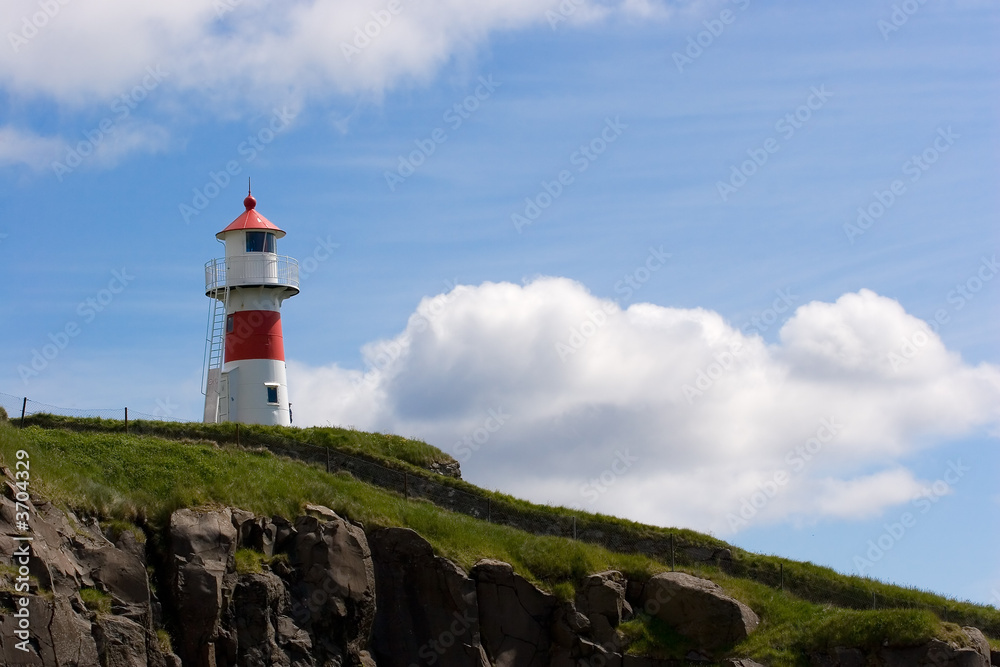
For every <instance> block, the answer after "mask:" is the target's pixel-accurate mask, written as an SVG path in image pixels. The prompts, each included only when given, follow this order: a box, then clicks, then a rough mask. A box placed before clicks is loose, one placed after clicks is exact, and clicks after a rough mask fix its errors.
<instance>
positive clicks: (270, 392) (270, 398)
mask: <svg viewBox="0 0 1000 667" xmlns="http://www.w3.org/2000/svg"><path fill="white" fill-rule="evenodd" d="M267 402H268V403H277V402H278V387H277V386H268V387H267Z"/></svg>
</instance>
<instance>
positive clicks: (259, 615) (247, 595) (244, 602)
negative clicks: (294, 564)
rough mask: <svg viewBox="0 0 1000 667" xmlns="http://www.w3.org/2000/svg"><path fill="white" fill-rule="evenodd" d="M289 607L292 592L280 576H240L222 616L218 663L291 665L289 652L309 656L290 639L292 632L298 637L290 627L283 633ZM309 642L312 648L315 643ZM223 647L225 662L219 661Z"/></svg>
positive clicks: (265, 574) (264, 574) (262, 574)
mask: <svg viewBox="0 0 1000 667" xmlns="http://www.w3.org/2000/svg"><path fill="white" fill-rule="evenodd" d="M288 607H289V597H288V592H287V591H286V590H285V586H284V584H283V583H282V582H281V580H280V579H279V578H278V577H277V576H275V575H273V574H271V573H269V572H266V573H261V574H245V575H241V576H239V577H238V578H237V582H236V584H235V586H234V588H233V593H232V601H231V603H230V604H229V606H228V608H227V609H226V613H225V614H224V615H223V617H222V622H221V628H220V638H219V641H217V642H216V643H217V648H216V659H217V662H220V663H223V664H231V665H277V666H280V667H289V666H290V665H291V664H292V658H291V657H290V656H289V652H291V653H294V654H296V657H297V658H298V659H299V660H301V659H302V658H303V657H307V656H308V651H306V652H305V656H302V655H299V653H300V651H299V649H300V648H301V647H300V646H298V645H295V643H294V641H292V640H291V639H290V637H289V635H290V634H291V635H292V636H295V634H296V633H295V632H294V631H292V632H291V633H289V632H288V629H287V628H286V629H285V633H284V634H282V633H280V632H279V629H278V628H279V625H280V624H281V621H280V620H279V619H281V618H287V617H286V616H284V613H285V612H287V611H288ZM306 638H307V639H308V635H306ZM279 639H280V641H279ZM282 644H284V645H285V646H282ZM305 645H306V646H307V647H309V648H311V642H309V641H307V642H305ZM286 648H287V649H289V652H286ZM221 649H224V650H225V654H226V655H225V657H226V659H225V661H222V660H219V657H220V655H219V653H220V650H221ZM311 663H312V661H311V660H309V664H311Z"/></svg>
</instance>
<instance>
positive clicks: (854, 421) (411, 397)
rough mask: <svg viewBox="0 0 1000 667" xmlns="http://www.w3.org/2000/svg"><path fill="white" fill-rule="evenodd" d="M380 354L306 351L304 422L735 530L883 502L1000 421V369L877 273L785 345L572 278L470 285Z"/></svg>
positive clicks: (491, 477)
mask: <svg viewBox="0 0 1000 667" xmlns="http://www.w3.org/2000/svg"><path fill="white" fill-rule="evenodd" d="M914 341H916V343H914ZM364 358H365V359H366V364H367V366H366V369H365V370H364V371H360V370H352V369H344V368H340V367H339V366H336V365H333V366H328V367H324V368H312V367H308V366H306V365H303V364H300V363H295V362H290V363H289V374H290V381H291V383H292V384H293V386H294V394H295V395H294V401H295V414H296V422H297V423H300V424H301V423H314V424H337V425H344V426H347V425H353V426H355V427H357V428H360V429H367V430H381V431H391V432H395V433H400V434H403V435H410V436H414V437H419V438H422V439H425V440H427V441H429V442H431V443H433V444H436V445H438V446H440V447H442V448H443V449H445V450H446V451H449V452H450V453H452V454H453V455H454V456H456V458H458V459H459V460H460V461H461V462H462V465H463V470H464V474H465V477H466V478H467V479H470V480H471V481H473V482H475V483H477V484H480V485H482V486H486V487H492V488H502V489H503V490H504V491H507V492H510V493H514V494H516V495H519V496H522V497H526V498H530V499H532V500H535V501H540V502H553V503H558V504H563V505H567V506H575V507H580V508H583V509H586V510H594V511H601V512H608V513H614V514H618V515H623V516H628V517H630V518H633V519H636V520H641V521H646V522H652V523H657V524H663V525H683V526H690V527H693V528H697V529H701V530H711V531H714V532H716V533H718V534H731V533H733V532H735V531H739V530H741V529H743V528H746V527H747V526H749V525H751V524H753V523H755V522H762V523H763V522H777V521H799V520H815V519H820V518H824V517H831V518H843V519H860V518H865V517H869V516H876V515H878V514H879V513H881V512H882V511H884V510H885V509H887V508H889V507H891V506H894V505H898V504H900V503H905V502H907V501H909V500H910V499H912V498H913V497H914V496H916V495H917V494H919V493H920V492H921V490H922V489H924V488H926V487H927V485H928V484H929V483H930V482H928V481H927V480H920V479H917V477H916V476H915V475H914V474H913V473H912V472H911V471H910V470H908V469H907V468H906V466H905V460H906V457H907V455H909V454H912V453H914V452H916V451H918V450H920V449H921V448H924V447H929V446H932V445H934V444H936V443H940V442H943V441H945V440H947V439H950V438H955V437H959V436H962V435H968V434H969V433H971V432H975V431H977V430H982V429H987V428H995V427H996V425H997V423H998V422H1000V408H998V406H1000V369H998V368H997V367H995V366H992V365H988V364H983V365H980V366H978V367H971V366H969V365H967V364H965V363H964V362H963V361H962V359H961V358H960V357H959V356H958V355H956V354H955V353H953V352H950V351H948V350H947V349H946V348H945V346H944V345H943V343H942V342H941V340H940V338H939V337H938V336H937V335H936V334H935V333H933V332H932V331H931V330H930V329H929V328H928V326H927V324H926V323H924V322H923V321H921V320H919V319H918V318H915V317H913V316H911V315H909V314H907V313H906V312H905V311H904V309H903V308H902V307H901V306H900V305H899V303H897V302H896V301H894V300H892V299H888V298H886V297H882V296H879V295H877V294H875V293H874V292H871V291H868V290H861V291H860V292H858V293H850V294H845V295H843V296H842V297H840V298H839V299H838V300H837V301H836V302H835V303H821V302H812V303H808V304H805V305H803V306H801V307H799V308H798V309H797V310H796V311H795V313H794V314H793V315H792V317H791V318H790V319H789V320H788V321H787V322H786V323H785V324H784V325H783V327H782V329H781V331H780V336H779V341H778V342H777V343H776V344H773V345H768V344H766V343H765V342H764V341H763V340H762V339H761V338H760V337H759V336H756V335H747V334H746V333H744V332H741V331H740V330H739V329H738V328H735V327H733V326H731V325H730V324H729V323H727V322H726V321H725V320H724V319H723V318H722V317H721V316H720V315H719V314H717V313H714V312H711V311H707V310H702V309H677V308H667V307H662V306H657V305H653V304H648V303H639V304H633V305H631V306H629V307H628V308H627V309H622V308H621V307H619V306H618V305H617V304H616V303H615V302H613V301H608V300H604V299H600V298H598V297H596V296H594V295H592V294H590V293H589V292H588V291H587V290H586V289H585V288H584V287H583V286H582V285H580V284H579V283H576V282H573V281H571V280H568V279H563V278H540V279H537V280H534V281H532V282H530V283H527V284H525V285H515V284H511V283H484V284H482V285H479V286H457V287H455V288H454V289H453V290H452V291H450V292H448V293H447V294H440V295H437V296H435V297H433V298H427V299H425V300H423V301H422V302H421V303H420V305H419V306H418V308H417V310H416V312H415V313H413V315H412V316H411V317H410V319H409V322H408V323H407V326H406V329H405V330H404V331H403V332H402V333H401V334H400V335H398V336H396V337H394V338H392V339H390V340H383V341H377V342H374V343H371V344H369V345H368V346H366V348H365V349H364Z"/></svg>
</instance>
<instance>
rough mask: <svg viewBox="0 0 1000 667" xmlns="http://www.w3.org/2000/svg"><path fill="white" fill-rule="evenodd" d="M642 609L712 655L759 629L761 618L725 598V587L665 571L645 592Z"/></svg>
mask: <svg viewBox="0 0 1000 667" xmlns="http://www.w3.org/2000/svg"><path fill="white" fill-rule="evenodd" d="M642 604H643V609H644V610H645V611H646V612H647V613H648V614H650V615H651V616H655V617H657V618H659V619H660V620H661V621H663V622H664V623H666V624H667V625H669V626H670V627H672V628H674V629H675V630H677V632H678V633H680V634H681V635H683V636H684V637H687V638H688V639H690V640H691V641H693V642H694V643H695V644H696V645H697V646H698V648H699V649H700V650H702V651H705V652H708V653H712V652H715V651H718V650H720V649H725V648H728V647H730V646H732V645H734V644H736V643H738V642H740V641H742V640H744V639H746V638H747V637H748V636H749V635H750V633H751V632H753V631H754V630H756V629H757V626H758V625H759V624H760V618H758V616H757V614H755V613H754V612H753V610H752V609H750V607H748V606H746V605H745V604H743V603H742V602H740V601H739V600H736V599H734V598H732V597H730V596H728V595H726V594H725V593H724V592H723V590H722V587H720V586H719V585H718V584H716V583H714V582H711V581H709V580H707V579H700V578H698V577H693V576H691V575H689V574H684V573H683V572H663V573H661V574H658V575H656V576H654V577H652V578H651V579H650V580H649V581H648V582H647V583H646V586H645V588H644V590H643V598H642Z"/></svg>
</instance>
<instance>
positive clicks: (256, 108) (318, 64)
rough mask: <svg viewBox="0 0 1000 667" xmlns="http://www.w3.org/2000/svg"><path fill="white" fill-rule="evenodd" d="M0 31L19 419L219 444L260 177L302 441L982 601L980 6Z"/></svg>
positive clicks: (328, 16)
mask: <svg viewBox="0 0 1000 667" xmlns="http://www.w3.org/2000/svg"><path fill="white" fill-rule="evenodd" d="M8 5H9V6H8V8H7V9H6V10H5V12H4V26H3V27H4V30H3V33H4V35H5V36H6V38H5V42H6V43H5V44H4V45H3V46H2V47H0V54H2V55H0V202H2V209H0V211H2V213H0V272H2V274H3V277H4V280H5V284H6V285H7V286H8V290H7V298H6V299H4V300H3V303H2V305H0V313H2V320H0V321H2V326H0V343H2V344H0V391H2V392H5V393H8V394H14V395H26V396H29V397H30V398H32V399H35V400H38V401H41V402H45V403H49V404H55V405H63V406H69V407H94V408H105V407H117V406H122V405H129V407H130V408H133V409H134V410H137V411H142V412H159V413H161V414H162V413H169V414H170V415H171V416H174V417H181V418H191V419H196V418H198V416H199V415H200V412H201V400H202V397H201V393H200V382H201V362H202V355H203V349H204V334H205V324H206V319H207V305H208V303H207V299H206V298H205V297H204V289H203V268H202V267H203V265H204V263H205V262H206V261H208V260H209V259H212V258H213V257H216V256H219V255H221V246H219V245H218V244H217V243H216V241H215V239H214V234H215V233H216V232H217V231H219V230H220V229H222V228H223V227H224V226H225V225H227V224H228V223H229V222H230V221H231V220H232V219H233V218H235V217H236V216H237V215H238V214H239V213H241V212H242V210H243V209H242V199H243V197H244V195H245V192H246V190H245V188H246V179H247V177H248V176H249V177H252V178H253V191H254V195H255V196H256V198H257V200H258V207H257V208H258V210H259V211H260V212H261V213H262V214H264V215H265V216H267V217H268V218H269V219H270V220H272V221H274V222H275V223H276V224H278V225H279V226H281V227H282V228H283V229H285V230H286V231H287V232H288V236H287V237H285V238H284V239H282V240H281V241H280V242H279V252H281V253H283V254H288V255H290V256H292V257H296V258H298V260H299V261H300V263H301V264H302V266H303V270H304V274H305V277H304V280H303V285H302V292H301V294H300V295H299V296H297V297H295V298H294V299H291V300H289V301H287V302H286V303H285V305H284V307H283V321H284V330H285V347H286V353H287V357H288V360H289V391H290V395H291V398H292V402H293V404H294V405H295V418H296V423H299V424H309V423H316V424H326V423H331V424H341V425H354V426H357V427H358V428H367V429H378V430H384V431H392V432H399V433H402V434H403V435H411V436H416V437H421V438H424V439H427V440H428V441H430V442H433V443H434V444H436V445H438V446H440V447H442V448H443V449H445V450H448V451H450V452H452V453H453V454H455V455H456V456H457V457H458V458H459V459H460V460H462V464H463V470H464V471H465V476H466V478H467V479H469V480H470V481H472V482H475V483H478V484H481V485H484V486H488V487H494V488H501V489H504V490H506V491H510V492H514V493H517V494H519V495H522V496H525V497H528V498H531V499H533V500H537V501H541V502H555V503H560V504H565V505H570V506H579V507H581V508H584V509H587V510H598V511H604V512H613V513H616V514H621V515H625V516H630V517H632V518H636V519H639V520H643V521H651V522H655V523H660V524H663V525H684V526H690V527H693V528H697V529H700V530H710V531H712V532H713V533H715V534H717V535H719V536H720V537H723V538H725V539H729V540H731V541H732V542H734V543H736V544H738V545H741V546H745V547H747V548H750V549H754V550H758V551H763V552H769V553H778V554H781V555H785V556H788V557H792V558H798V559H806V560H811V561H813V562H817V563H822V564H825V565H830V566H832V567H835V568H837V569H838V570H841V571H844V572H862V573H863V574H866V575H870V576H873V577H877V578H880V579H885V580H890V581H895V582H899V583H904V584H908V585H914V586H919V587H922V588H928V589H932V590H935V591H940V592H943V593H947V594H949V595H953V596H956V597H959V598H967V599H972V600H975V601H978V602H985V603H991V604H994V605H1000V569H998V566H997V564H996V558H995V557H994V554H995V553H996V552H997V549H998V547H1000V542H998V539H997V535H1000V530H998V529H1000V525H998V522H997V519H996V517H997V516H1000V511H998V510H1000V507H998V505H1000V492H998V491H997V489H996V483H995V480H996V477H997V475H996V473H997V470H998V465H1000V456H998V454H997V446H996V445H997V441H996V436H997V433H998V422H1000V411H998V407H997V406H998V405H1000V400H998V399H1000V367H998V364H1000V354H998V349H997V345H996V340H997V338H996V336H997V328H998V323H1000V317H998V307H997V306H998V303H1000V289H998V286H1000V280H993V277H994V274H995V273H996V272H997V271H998V270H1000V269H997V268H995V262H996V259H995V257H996V253H997V251H998V249H1000V248H998V246H1000V242H998V241H1000V238H998V236H1000V235H998V226H997V223H996V219H997V217H996V215H997V210H998V204H1000V201H998V199H1000V196H998V192H1000V189H998V188H997V178H998V175H1000V173H998V171H1000V170H998V168H997V158H998V145H1000V143H998V133H997V121H996V119H997V115H998V110H1000V109H998V106H1000V105H998V98H997V69H998V65H997V63H998V62H1000V59H998V57H997V56H998V55H1000V54H998V47H997V44H1000V40H998V37H1000V35H998V20H1000V13H998V10H997V8H996V6H995V5H994V4H992V3H989V2H976V1H972V0H970V1H967V2H963V1H958V0H956V1H953V2H932V1H928V2H924V3H919V2H917V1H916V0H912V1H911V2H903V3H894V2H890V1H874V0H873V1H870V2H862V1H853V2H844V3H836V4H833V3H829V4H823V5H810V6H808V7H806V6H803V5H801V4H799V3H794V4H793V3H790V2H761V1H759V0H751V1H750V2H743V1H740V2H735V1H734V2H728V1H726V2H690V3H675V4H667V3H658V2H655V1H654V0H627V1H625V2H604V3H595V2H592V1H591V0H566V1H565V2H564V3H563V4H562V5H560V4H559V3H558V2H556V3H545V2H529V1H527V0H525V1H523V2H522V1H520V0H509V1H507V2H497V3H473V2H466V1H465V0H452V1H451V2H448V3H438V4H436V5H434V6H431V5H427V4H423V3H419V4H418V3H409V2H405V1H404V0H401V1H400V2H399V3H398V4H393V5H392V6H391V7H390V4H389V3H388V2H380V1H372V2H351V3H337V2H301V3H295V4H292V5H287V4H279V3H272V2H266V1H264V0H257V1H250V0H245V1H244V2H236V1H235V0H234V1H233V2H230V3H226V4H220V5H219V7H221V8H223V9H220V10H219V11H218V12H217V10H216V9H214V8H212V7H211V6H210V3H197V2H181V3H174V4H171V5H170V6H169V7H152V8H150V7H135V6H132V5H131V4H128V3H122V2H120V1H110V0H108V1H105V2H96V3H88V4H85V5H84V4H80V5H77V4H76V3H66V4H64V5H58V3H56V4H55V5H52V6H51V7H49V9H48V12H49V14H50V15H49V14H46V15H44V16H43V15H42V14H39V12H43V14H44V12H45V11H46V10H45V9H44V8H43V7H42V6H41V5H40V4H39V3H36V2H30V1H28V2H21V1H18V2H13V3H8ZM53 7H58V10H55V9H53ZM560 7H562V9H560ZM390 9H392V10H393V11H392V12H390ZM372 12H375V13H376V14H375V16H374V18H373V15H372ZM387 17H389V18H387ZM379 18H381V19H382V22H383V23H385V25H384V26H378V27H377V28H376V27H375V26H374V24H371V22H372V21H374V20H377V19H379ZM562 19H565V20H562ZM29 25H30V26H31V27H28V26H29ZM39 25H40V26H41V27H37V26H39ZM366 26H367V27H368V29H369V31H370V32H372V33H375V32H377V33H378V34H377V35H376V36H375V37H374V38H372V39H371V41H370V43H368V44H365V43H364V42H363V41H360V40H359V41H358V42H357V43H358V44H362V45H363V47H356V48H357V51H358V52H357V53H355V52H353V51H352V50H351V49H347V53H346V54H345V48H344V46H343V45H344V44H352V43H353V42H354V40H355V39H356V35H357V33H356V32H355V29H358V30H362V31H363V30H364V29H365V28H366ZM32 27H35V28H36V29H35V30H32ZM11 35H14V37H11ZM699 42H700V44H699ZM82 153H86V155H81V154H82ZM401 160H403V161H405V162H407V163H409V165H410V166H412V167H413V170H412V173H410V171H409V169H407V168H406V167H405V166H404V167H403V168H402V169H401V168H400V163H401ZM417 163H419V164H417ZM64 167H65V168H64ZM227 168H228V173H227ZM387 174H389V175H390V176H387ZM391 174H395V175H396V176H395V177H393V176H391ZM560 178H562V182H560ZM536 206H537V207H538V208H537V210H536V209H534V208H533V207H536ZM859 208H860V209H861V210H862V211H865V212H867V215H868V216H869V217H862V218H861V220H860V222H859V215H860V214H859ZM195 211H196V213H194V212H195ZM518 216H521V217H518ZM527 222H530V224H526V223H527ZM115 272H117V275H116V274H115ZM88 299H92V300H94V303H93V304H91V305H88ZM95 304H96V305H95ZM928 323H933V326H931V325H930V324H928ZM67 327H70V329H69V330H70V331H74V332H76V333H75V334H73V335H72V336H69V335H66V336H62V335H61V334H60V332H64V333H65V332H66V331H68V329H67ZM53 341H55V342H54V343H53ZM60 341H61V342H62V343H65V345H64V346H63V347H60V349H59V350H58V351H57V353H55V354H52V352H53V350H54V348H49V349H48V352H49V353H50V356H52V358H51V359H36V360H35V362H34V366H32V361H33V358H34V357H35V353H36V351H37V352H42V351H43V348H44V346H46V345H49V344H56V345H58V344H59V343H60ZM824 420H826V421H825V422H824ZM831 420H832V421H831ZM824 424H825V426H824ZM802 448H806V449H802ZM803 452H805V453H807V454H809V458H808V459H806V458H804V456H803ZM602 475H603V481H602ZM776 480H784V481H783V482H781V483H779V482H778V481H776ZM769 490H771V491H773V493H771V494H769V493H768V491H769ZM755 500H756V502H757V503H758V505H759V507H758V506H753V505H752V503H753V501H755ZM745 503H751V505H749V506H748V507H750V509H744V510H742V512H743V513H742V514H741V508H743V507H744V505H745ZM907 514H909V519H907V520H906V521H905V523H907V524H909V525H906V526H904V530H903V531H902V533H899V530H898V529H897V527H896V524H899V525H902V524H903V523H904V515H907ZM880 539H881V541H882V545H883V546H887V547H888V548H884V549H878V550H874V551H873V550H872V545H874V546H878V544H879V540H880ZM869 542H871V543H872V544H869ZM946 563H947V565H945V564H946Z"/></svg>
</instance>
